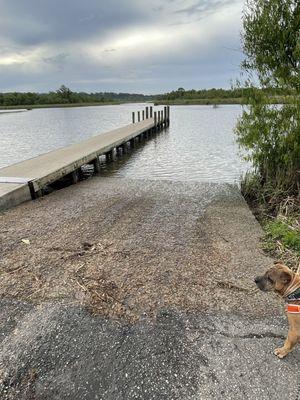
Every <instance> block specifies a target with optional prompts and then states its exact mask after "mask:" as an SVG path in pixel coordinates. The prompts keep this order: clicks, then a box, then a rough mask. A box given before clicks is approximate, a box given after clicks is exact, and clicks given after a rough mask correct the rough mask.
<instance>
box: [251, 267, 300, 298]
mask: <svg viewBox="0 0 300 400" xmlns="http://www.w3.org/2000/svg"><path fill="white" fill-rule="evenodd" d="M294 275H295V273H294V272H293V271H292V270H290V269H289V268H288V267H287V266H286V265H284V264H282V263H281V262H280V261H276V262H275V263H274V266H272V267H271V268H269V269H268V270H267V271H266V272H265V274H264V275H261V276H257V277H256V278H255V279H254V281H255V283H256V285H257V287H258V288H259V289H260V290H262V291H264V292H270V291H274V292H277V293H281V294H282V293H284V291H285V289H286V288H287V287H288V285H289V284H290V283H291V281H292V279H293V278H294Z"/></svg>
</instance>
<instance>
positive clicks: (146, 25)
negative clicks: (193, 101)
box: [0, 0, 243, 94]
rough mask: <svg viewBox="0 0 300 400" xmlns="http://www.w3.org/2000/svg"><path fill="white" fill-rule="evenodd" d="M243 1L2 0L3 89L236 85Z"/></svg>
mask: <svg viewBox="0 0 300 400" xmlns="http://www.w3.org/2000/svg"><path fill="white" fill-rule="evenodd" d="M242 8H243V0H151V1H145V0H0V10H1V12H0V92H7V91H38V92H48V91H50V90H56V89H57V88H58V87H59V86H60V85H62V84H65V85H66V86H68V87H69V88H71V89H72V90H74V91H86V92H101V91H114V92H129V93H145V94H155V93H163V92H168V91H171V90H176V89H177V88H178V87H183V88H185V89H202V88H212V87H223V88H229V87H230V85H231V82H232V81H234V80H235V79H237V78H239V76H240V68H239V66H240V63H241V60H242V57H243V55H242V51H241V46H240V33H241V14H242Z"/></svg>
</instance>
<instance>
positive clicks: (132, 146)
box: [129, 139, 134, 149]
mask: <svg viewBox="0 0 300 400" xmlns="http://www.w3.org/2000/svg"><path fill="white" fill-rule="evenodd" d="M129 143H130V147H131V148H132V149H134V139H130V140H129Z"/></svg>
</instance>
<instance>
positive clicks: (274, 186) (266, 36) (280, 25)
mask: <svg viewBox="0 0 300 400" xmlns="http://www.w3.org/2000/svg"><path fill="white" fill-rule="evenodd" d="M243 28H244V29H243V34H242V45H243V51H244V53H245V60H244V62H243V63H242V67H243V69H244V71H245V72H246V73H248V85H249V86H250V87H251V90H250V91H248V93H249V94H250V95H249V98H248V102H249V104H250V105H249V107H248V108H246V109H245V110H244V112H243V115H242V117H241V119H240V121H239V123H238V125H237V128H236V132H237V137H238V142H239V144H240V146H241V147H242V148H243V149H245V150H246V152H247V154H248V159H250V160H251V161H252V164H253V167H254V171H255V174H256V177H257V178H258V180H259V185H261V187H262V188H264V189H265V193H268V195H267V197H269V198H268V199H267V200H268V201H271V200H272V197H273V198H274V196H279V197H280V196H284V195H287V194H292V195H299V186H300V111H299V110H300V96H299V95H300V3H299V0H248V1H246V4H245V9H244V15H243ZM253 82H254V83H253ZM255 83H256V85H255ZM257 83H258V85H257ZM255 86H258V87H260V88H263V89H270V88H271V89H274V88H275V89H277V88H278V89H282V90H283V91H284V92H285V93H289V96H287V100H288V102H287V104H284V105H281V106H279V107H274V106H270V104H269V98H268V95H267V93H268V91H261V90H257V89H256V87H255Z"/></svg>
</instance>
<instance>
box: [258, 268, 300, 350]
mask: <svg viewBox="0 0 300 400" xmlns="http://www.w3.org/2000/svg"><path fill="white" fill-rule="evenodd" d="M254 281H255V283H256V285H257V286H258V288H259V289H260V290H262V291H264V292H269V291H274V292H275V293H278V294H279V295H280V296H281V297H282V298H284V300H285V303H286V312H287V318H288V321H289V331H288V335H287V338H286V340H285V342H284V345H283V347H279V348H277V349H275V351H274V353H275V354H276V356H278V357H279V358H283V357H285V356H286V355H287V354H288V353H289V352H290V351H292V350H293V348H294V346H295V345H296V344H297V343H298V342H299V340H300V274H296V273H295V272H293V271H292V270H290V269H289V268H288V267H287V266H286V265H284V264H282V263H281V262H280V261H276V262H275V263H274V266H273V267H271V268H270V269H268V270H267V271H266V273H265V274H264V275H262V276H257V277H256V278H255V280H254Z"/></svg>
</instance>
